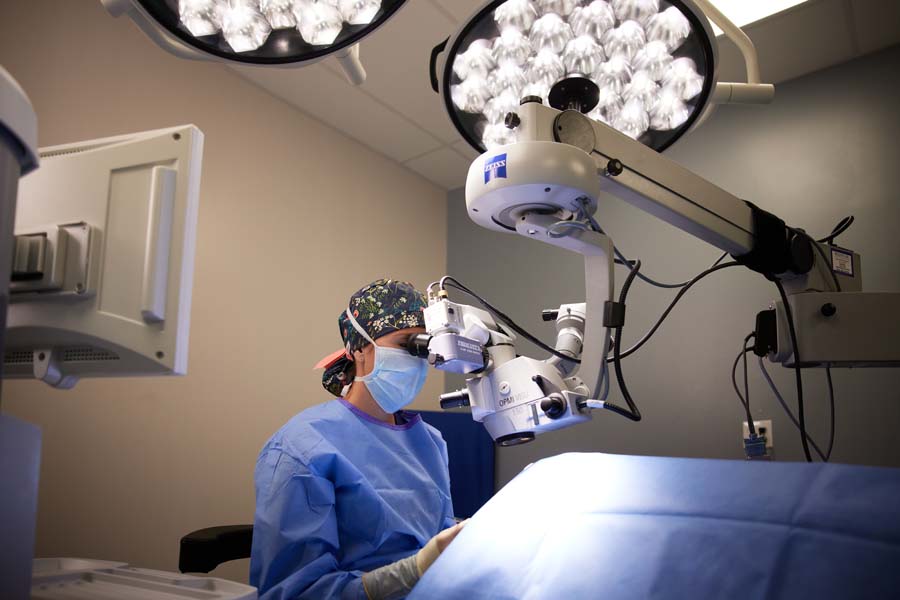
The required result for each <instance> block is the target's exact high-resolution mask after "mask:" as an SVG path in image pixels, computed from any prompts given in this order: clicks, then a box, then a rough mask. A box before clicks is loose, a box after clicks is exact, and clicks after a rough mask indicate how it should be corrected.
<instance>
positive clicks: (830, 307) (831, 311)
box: [820, 302, 837, 317]
mask: <svg viewBox="0 0 900 600" xmlns="http://www.w3.org/2000/svg"><path fill="white" fill-rule="evenodd" d="M820 310H821V312H822V316H823V317H833V316H834V315H835V314H837V306H835V305H834V304H832V303H831V302H828V303H826V304H823V305H822V308H821V309H820Z"/></svg>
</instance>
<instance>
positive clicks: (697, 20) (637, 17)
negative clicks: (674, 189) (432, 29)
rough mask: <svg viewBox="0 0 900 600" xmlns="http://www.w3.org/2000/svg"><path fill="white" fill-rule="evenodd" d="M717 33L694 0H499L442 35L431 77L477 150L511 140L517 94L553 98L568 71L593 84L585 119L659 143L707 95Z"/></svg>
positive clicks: (670, 138) (672, 135)
mask: <svg viewBox="0 0 900 600" xmlns="http://www.w3.org/2000/svg"><path fill="white" fill-rule="evenodd" d="M714 39H715V38H714V36H713V33H712V30H711V28H710V25H709V22H708V21H707V18H706V16H705V15H704V13H703V12H702V11H701V10H699V9H698V8H697V6H695V4H694V3H693V2H691V0H609V1H605V0H505V1H502V0H497V1H493V2H488V3H487V4H486V5H485V6H484V7H483V8H482V9H481V10H480V11H478V12H477V13H476V14H475V15H474V17H472V19H471V20H469V22H468V23H466V24H465V25H463V27H462V28H461V29H460V31H459V32H458V33H457V34H456V35H455V36H454V37H452V38H451V39H450V40H449V43H448V45H447V46H446V48H447V52H446V55H445V56H444V57H443V58H444V60H443V66H442V68H441V67H438V69H440V71H441V72H434V66H435V65H434V63H433V65H432V66H433V81H432V83H433V84H434V85H435V86H436V87H438V88H439V90H440V92H441V94H442V96H443V100H444V104H445V106H446V109H447V112H448V114H449V116H450V119H451V121H452V122H453V124H454V125H455V126H456V128H457V129H458V130H459V132H460V133H461V134H462V136H463V137H464V138H465V139H466V141H468V142H469V144H471V145H472V146H473V147H474V148H476V149H477V150H478V151H479V152H484V151H486V150H489V149H491V148H492V147H495V146H499V145H503V144H507V143H510V142H513V141H514V137H513V135H514V134H513V131H512V130H511V129H508V128H507V127H506V126H505V124H504V120H505V118H506V115H507V114H508V113H510V112H514V111H515V109H516V107H517V106H518V105H519V103H520V102H521V101H522V99H523V98H526V97H529V96H530V97H536V98H540V99H541V101H542V102H543V103H544V104H548V103H549V104H551V105H554V98H553V96H552V95H551V94H550V91H551V89H552V88H553V86H554V85H555V84H557V83H559V82H561V81H563V80H566V79H572V78H578V79H589V80H590V81H592V82H593V83H594V84H596V86H597V87H598V88H599V98H597V100H596V103H595V102H593V101H592V102H591V104H592V105H593V106H592V108H591V109H590V110H589V111H588V116H589V117H591V118H593V119H596V120H598V121H602V122H603V123H605V124H607V125H609V126H611V127H613V128H614V129H617V130H618V131H620V132H622V133H624V134H626V135H628V136H630V137H632V138H634V139H637V140H639V141H640V142H642V143H643V144H645V145H647V146H649V147H651V148H653V149H655V150H657V151H662V150H664V149H665V148H667V147H668V146H670V145H671V144H672V143H674V142H675V140H677V139H678V138H679V137H680V136H681V135H682V134H684V133H685V132H686V131H688V130H689V129H690V128H691V126H692V125H694V123H695V122H696V121H697V119H698V118H699V117H700V115H701V114H702V113H703V110H704V108H705V107H706V105H707V103H708V102H709V100H710V98H711V95H712V91H713V90H714V89H715V84H716V76H715V69H716V52H717V50H716V44H715V42H714ZM435 50H436V52H437V51H439V50H440V48H436V49H435ZM554 108H559V109H564V108H570V107H569V106H555V105H554Z"/></svg>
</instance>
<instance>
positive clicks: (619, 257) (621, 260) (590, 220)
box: [584, 209, 728, 290]
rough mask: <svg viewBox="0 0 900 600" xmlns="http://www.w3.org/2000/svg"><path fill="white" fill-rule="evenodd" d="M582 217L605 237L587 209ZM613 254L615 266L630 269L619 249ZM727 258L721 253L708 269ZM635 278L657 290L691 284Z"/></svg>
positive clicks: (604, 233)
mask: <svg viewBox="0 0 900 600" xmlns="http://www.w3.org/2000/svg"><path fill="white" fill-rule="evenodd" d="M584 216H585V218H587V221H588V223H590V224H591V228H592V229H593V230H594V231H596V232H597V233H601V234H603V235H606V232H605V231H603V228H602V227H600V224H599V223H597V220H596V219H595V218H594V217H593V215H590V214H588V212H587V209H585V210H584ZM613 252H614V253H615V255H616V260H615V263H616V264H617V265H623V266H626V267H628V268H629V269H631V267H632V266H633V265H634V261H633V260H630V259H628V258H626V257H625V255H624V254H622V251H621V250H619V248H618V247H616V246H613ZM727 256H728V253H727V252H723V253H722V255H721V256H719V258H717V259H716V260H715V262H714V263H713V264H712V265H710V268H712V267H715V266H716V265H718V264H719V263H720V262H722V261H723V260H725V258H726V257H727ZM637 278H638V279H640V280H641V281H643V282H645V283H649V284H650V285H652V286H655V287H658V288H662V289H666V290H674V289H678V288H683V287H685V286H686V285H688V284H690V283H691V280H690V279H688V280H687V281H682V282H681V283H663V282H661V281H657V280H655V279H653V278H652V277H650V276H649V275H644V274H643V273H640V272H639V273H637Z"/></svg>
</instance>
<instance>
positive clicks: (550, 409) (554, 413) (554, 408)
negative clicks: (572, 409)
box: [541, 396, 566, 419]
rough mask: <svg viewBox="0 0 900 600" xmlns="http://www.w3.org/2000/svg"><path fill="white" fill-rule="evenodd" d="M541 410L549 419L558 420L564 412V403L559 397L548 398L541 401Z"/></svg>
mask: <svg viewBox="0 0 900 600" xmlns="http://www.w3.org/2000/svg"><path fill="white" fill-rule="evenodd" d="M541 410H542V411H544V414H546V415H547V416H548V417H550V418H551V419H558V418H560V417H561V416H563V415H564V414H565V412H566V402H565V400H563V399H562V398H560V397H559V396H550V397H548V398H544V399H543V400H541Z"/></svg>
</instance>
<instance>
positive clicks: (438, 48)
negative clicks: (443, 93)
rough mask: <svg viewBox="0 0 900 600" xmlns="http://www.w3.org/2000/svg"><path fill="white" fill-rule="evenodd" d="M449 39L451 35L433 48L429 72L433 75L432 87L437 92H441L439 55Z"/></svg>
mask: <svg viewBox="0 0 900 600" xmlns="http://www.w3.org/2000/svg"><path fill="white" fill-rule="evenodd" d="M449 41H450V37H449V36H448V37H447V39H445V40H444V41H443V42H441V43H440V44H438V45H437V46H435V47H434V48H432V49H431V59H430V60H429V62H428V74H429V75H430V76H431V89H433V90H434V91H435V93H440V89H439V88H438V77H437V57H438V56H439V55H440V54H441V52H443V51H444V49H445V48H446V47H447V42H449Z"/></svg>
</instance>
